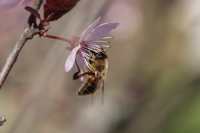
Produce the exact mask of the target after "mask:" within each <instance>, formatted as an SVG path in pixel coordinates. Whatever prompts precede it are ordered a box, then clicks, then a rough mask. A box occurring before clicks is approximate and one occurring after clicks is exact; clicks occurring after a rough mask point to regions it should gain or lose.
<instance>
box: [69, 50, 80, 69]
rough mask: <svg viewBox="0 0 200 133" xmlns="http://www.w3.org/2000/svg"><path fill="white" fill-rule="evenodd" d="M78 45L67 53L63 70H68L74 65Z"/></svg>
mask: <svg viewBox="0 0 200 133" xmlns="http://www.w3.org/2000/svg"><path fill="white" fill-rule="evenodd" d="M79 48H80V46H77V47H75V48H74V49H73V50H72V51H71V53H70V54H69V56H68V58H67V60H66V62H65V71H66V72H69V71H70V70H71V69H72V67H73V66H74V63H75V60H76V54H77V52H78V50H79Z"/></svg>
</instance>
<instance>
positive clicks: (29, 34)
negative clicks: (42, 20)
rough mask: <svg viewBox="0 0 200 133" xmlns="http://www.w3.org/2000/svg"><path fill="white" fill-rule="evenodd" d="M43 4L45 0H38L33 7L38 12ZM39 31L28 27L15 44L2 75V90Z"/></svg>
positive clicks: (0, 82) (0, 83) (0, 85)
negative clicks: (24, 50) (27, 46)
mask: <svg viewBox="0 0 200 133" xmlns="http://www.w3.org/2000/svg"><path fill="white" fill-rule="evenodd" d="M42 3H43V0H36V1H35V3H34V5H33V7H34V8H35V9H36V10H39V9H40V7H41V5H42ZM37 32H38V30H36V29H34V28H32V27H27V28H25V30H24V31H23V33H22V34H21V37H20V38H19V40H18V41H17V43H16V44H15V46H14V48H13V50H12V51H11V53H10V54H9V56H8V58H7V60H6V63H5V65H4V67H3V69H2V71H1V73H0V89H1V88H2V86H3V84H4V83H5V81H6V79H7V77H8V75H9V73H10V71H11V70H12V68H13V66H14V65H15V63H16V61H17V59H18V57H19V54H20V52H21V50H22V48H23V47H24V46H25V44H26V43H27V41H28V40H31V39H32V38H33V37H34V36H35V35H37Z"/></svg>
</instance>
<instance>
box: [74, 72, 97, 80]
mask: <svg viewBox="0 0 200 133" xmlns="http://www.w3.org/2000/svg"><path fill="white" fill-rule="evenodd" d="M85 75H95V74H94V73H93V72H90V71H88V72H84V73H80V72H76V73H74V75H73V80H76V79H79V78H81V77H83V76H85Z"/></svg>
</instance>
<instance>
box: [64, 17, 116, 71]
mask: <svg viewBox="0 0 200 133" xmlns="http://www.w3.org/2000/svg"><path fill="white" fill-rule="evenodd" d="M118 25H119V23H117V22H109V23H100V18H98V19H97V20H95V21H94V22H93V23H92V24H91V25H89V26H88V27H87V28H86V30H85V31H84V32H83V33H82V34H81V36H80V38H74V39H72V40H71V42H70V45H71V53H70V54H69V56H68V58H67V60H66V62H65V71H66V72H68V71H70V70H71V69H72V68H73V66H74V64H75V62H77V63H78V65H79V66H81V67H86V68H88V69H90V70H91V69H92V68H91V66H90V63H89V59H91V56H92V55H94V54H93V53H99V52H104V51H105V49H106V48H108V47H109V44H108V40H107V39H108V38H111V37H110V33H111V31H112V30H114V29H115V28H117V26H118ZM83 69H84V68H83Z"/></svg>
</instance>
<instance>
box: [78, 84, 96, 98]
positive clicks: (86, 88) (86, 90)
mask: <svg viewBox="0 0 200 133" xmlns="http://www.w3.org/2000/svg"><path fill="white" fill-rule="evenodd" d="M96 89H97V84H96V83H86V84H84V85H83V86H82V87H81V88H80V89H79V91H78V95H90V94H93V93H94V92H95V91H96Z"/></svg>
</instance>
